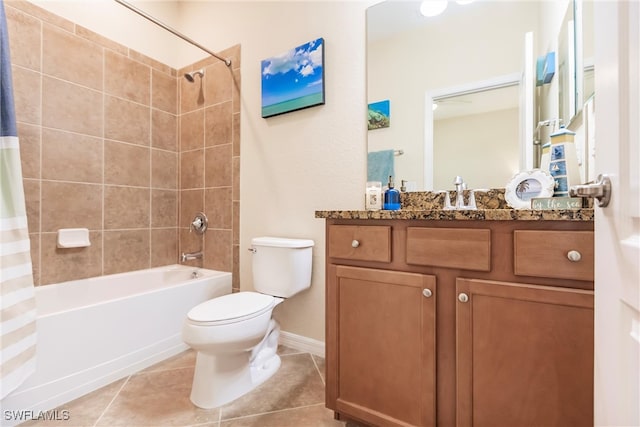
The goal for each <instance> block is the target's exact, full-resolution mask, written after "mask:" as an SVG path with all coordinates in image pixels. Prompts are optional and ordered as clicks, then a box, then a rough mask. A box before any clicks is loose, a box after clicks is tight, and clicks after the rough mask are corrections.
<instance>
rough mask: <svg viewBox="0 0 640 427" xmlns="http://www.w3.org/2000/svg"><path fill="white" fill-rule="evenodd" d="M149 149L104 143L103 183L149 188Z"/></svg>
mask: <svg viewBox="0 0 640 427" xmlns="http://www.w3.org/2000/svg"><path fill="white" fill-rule="evenodd" d="M149 151H150V149H149V148H148V147H140V146H136V145H130V144H124V143H121V142H115V141H105V142H104V183H105V184H116V185H133V186H137V187H149V184H150V176H151V168H150V165H149V157H150V155H151V154H150V152H149Z"/></svg>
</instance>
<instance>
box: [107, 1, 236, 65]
mask: <svg viewBox="0 0 640 427" xmlns="http://www.w3.org/2000/svg"><path fill="white" fill-rule="evenodd" d="M115 1H116V2H118V3H120V4H121V5H123V6H124V7H126V8H127V9H129V10H132V11H133V12H135V13H137V14H138V15H140V16H142V17H143V18H145V19H148V20H149V21H151V22H153V23H154V24H156V25H158V26H159V27H162V28H164V29H165V30H167V31H169V32H170V33H171V34H173V35H175V36H178V37H180V38H181V39H182V40H184V41H186V42H187V43H191V44H192V45H194V46H195V47H197V48H199V49H202V50H204V51H205V52H207V53H208V54H209V55H211V56H213V57H215V58H218V59H219V60H220V61H223V62H224V63H225V64H227V67H229V66H231V60H230V59H228V58H223V57H221V56H219V55H217V54H215V53H213V52H211V51H210V50H209V49H207V48H206V47H204V46H202V45H201V44H200V43H198V42H196V41H194V40H192V39H190V38H189V37H187V36H185V35H184V34H182V33H179V32H178V31H176V30H174V29H173V28H171V27H169V26H168V25H166V24H163V23H162V22H160V21H158V20H157V19H156V18H154V17H153V16H151V15H149V14H148V13H146V12H144V11H143V10H140V9H138V8H137V7H135V6H133V5H132V4H129V3H127V2H126V1H124V0H115Z"/></svg>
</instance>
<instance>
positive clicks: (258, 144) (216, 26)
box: [181, 1, 366, 340]
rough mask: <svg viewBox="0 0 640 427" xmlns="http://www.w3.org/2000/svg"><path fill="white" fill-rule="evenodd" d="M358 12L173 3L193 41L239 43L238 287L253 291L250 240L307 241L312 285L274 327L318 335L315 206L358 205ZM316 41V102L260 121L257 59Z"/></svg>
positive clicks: (320, 256)
mask: <svg viewBox="0 0 640 427" xmlns="http://www.w3.org/2000/svg"><path fill="white" fill-rule="evenodd" d="M365 8H366V4H365V2H348V1H342V2H324V1H303V2H186V3H185V4H184V6H183V8H182V15H181V17H182V26H181V28H188V29H189V31H190V32H191V34H193V36H194V38H196V39H197V40H199V41H201V42H203V43H204V44H206V45H210V46H213V48H215V45H216V44H218V43H219V44H221V45H225V44H229V43H240V44H241V45H242V65H241V69H242V76H243V78H242V100H241V113H242V120H241V134H242V140H241V152H242V157H241V167H240V171H241V172H240V174H241V175H240V188H241V199H240V205H241V212H240V242H239V246H240V247H239V249H240V250H239V254H240V287H241V289H244V290H247V289H252V282H253V281H252V277H251V257H250V253H249V252H248V251H247V249H248V248H249V246H250V242H251V238H253V237H257V236H264V235H271V236H283V237H300V238H311V239H313V240H314V241H315V243H316V246H315V248H314V257H313V278H312V285H311V289H309V290H308V291H305V292H303V293H301V294H299V295H297V296H294V297H293V298H291V299H290V300H288V301H285V302H284V303H283V304H280V305H279V306H278V307H277V308H276V311H275V317H276V318H277V319H278V320H279V321H280V323H281V325H282V329H283V330H285V331H289V332H292V333H295V334H299V335H303V336H307V337H310V338H313V339H317V340H324V278H325V271H324V259H325V257H324V251H325V246H324V221H323V220H320V219H315V218H314V211H315V210H321V209H349V208H363V207H364V184H365V180H366V163H365V162H366V121H365V120H366V116H365V114H366V99H365V29H364V25H365ZM186 23H188V25H187V24H186ZM317 37H323V38H324V40H325V80H326V103H325V105H323V106H318V107H313V108H309V109H306V110H302V111H296V112H293V113H288V114H284V115H281V116H276V117H272V118H269V119H262V118H261V117H260V113H261V104H260V102H261V86H260V85H261V79H260V61H261V60H262V59H266V58H269V57H271V56H273V55H276V54H279V53H282V52H285V51H287V50H289V49H291V48H293V47H295V46H298V45H300V44H303V43H305V42H307V41H310V40H313V39H315V38H317ZM185 60H187V61H188V60H191V58H189V59H185Z"/></svg>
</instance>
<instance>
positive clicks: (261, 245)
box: [251, 237, 313, 298]
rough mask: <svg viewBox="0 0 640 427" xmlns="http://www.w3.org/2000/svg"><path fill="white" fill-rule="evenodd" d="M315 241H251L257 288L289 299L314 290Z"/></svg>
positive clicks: (262, 238)
mask: <svg viewBox="0 0 640 427" xmlns="http://www.w3.org/2000/svg"><path fill="white" fill-rule="evenodd" d="M312 247H313V240H309V239H287V238H283V237H256V238H253V239H252V240H251V248H252V252H253V255H252V258H253V259H252V274H253V287H254V288H255V290H256V291H258V292H261V293H263V294H268V295H273V296H277V297H282V298H289V297H290V296H293V295H295V294H297V293H298V292H301V291H303V290H305V289H307V288H308V287H310V286H311V261H312V257H311V250H312Z"/></svg>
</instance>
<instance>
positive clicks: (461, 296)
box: [458, 293, 469, 302]
mask: <svg viewBox="0 0 640 427" xmlns="http://www.w3.org/2000/svg"><path fill="white" fill-rule="evenodd" d="M458 301H460V302H467V301H469V295H467V294H465V293H461V294H459V295H458Z"/></svg>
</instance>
